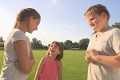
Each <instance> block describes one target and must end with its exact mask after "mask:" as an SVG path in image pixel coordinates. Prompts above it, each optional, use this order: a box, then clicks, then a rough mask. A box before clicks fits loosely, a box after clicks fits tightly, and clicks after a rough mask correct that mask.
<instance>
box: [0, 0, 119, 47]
mask: <svg viewBox="0 0 120 80" xmlns="http://www.w3.org/2000/svg"><path fill="white" fill-rule="evenodd" d="M95 4H103V5H105V6H106V7H107V9H108V11H109V13H110V15H111V17H110V20H109V25H110V26H111V25H112V24H114V23H116V22H120V9H119V8H120V1H119V0H1V1H0V36H2V37H3V39H4V40H5V39H6V38H7V36H8V34H9V32H10V31H11V30H12V29H13V25H14V22H15V16H16V14H17V13H18V11H19V10H20V9H22V8H28V7H31V8H34V9H36V10H37V11H38V12H39V13H40V15H41V22H40V24H39V26H38V30H37V31H34V32H33V33H32V34H29V33H26V35H27V36H28V37H29V39H30V41H31V40H32V39H33V38H37V39H38V40H41V41H42V44H44V45H48V44H50V43H51V42H52V41H59V42H65V41H66V40H71V41H72V42H79V40H81V39H83V38H89V37H90V36H91V34H92V33H93V30H92V29H91V28H90V26H89V24H88V22H87V21H86V20H85V18H84V16H83V15H84V13H85V11H86V10H87V9H88V8H89V7H90V6H92V5H95Z"/></svg>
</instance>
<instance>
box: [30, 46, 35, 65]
mask: <svg viewBox="0 0 120 80" xmlns="http://www.w3.org/2000/svg"><path fill="white" fill-rule="evenodd" d="M30 60H31V65H32V67H33V66H34V65H35V59H34V56H33V52H32V47H31V44H30Z"/></svg>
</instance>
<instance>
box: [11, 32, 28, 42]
mask: <svg viewBox="0 0 120 80" xmlns="http://www.w3.org/2000/svg"><path fill="white" fill-rule="evenodd" d="M18 40H26V37H25V34H24V33H23V32H21V31H17V32H15V33H14V34H13V36H12V43H13V42H15V41H18Z"/></svg>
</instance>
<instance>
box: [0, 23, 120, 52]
mask: <svg viewBox="0 0 120 80" xmlns="http://www.w3.org/2000/svg"><path fill="white" fill-rule="evenodd" d="M112 27H114V28H119V29H120V22H116V23H115V24H113V25H112ZM94 33H96V32H94ZM94 33H93V34H94ZM1 43H4V40H3V37H0V47H4V45H3V44H1ZM59 43H60V44H61V45H62V47H63V49H64V50H72V49H79V50H86V49H87V46H88V43H89V38H83V39H81V40H79V42H72V41H71V40H66V41H65V42H59ZM31 45H32V49H33V50H42V49H45V50H46V49H48V47H49V46H50V44H48V45H47V46H45V45H43V44H42V41H41V40H38V39H37V38H33V39H32V41H31Z"/></svg>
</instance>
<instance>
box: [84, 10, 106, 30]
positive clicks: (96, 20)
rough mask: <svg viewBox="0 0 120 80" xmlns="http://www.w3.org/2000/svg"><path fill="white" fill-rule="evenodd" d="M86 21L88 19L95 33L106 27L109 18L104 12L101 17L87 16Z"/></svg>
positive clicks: (95, 15)
mask: <svg viewBox="0 0 120 80" xmlns="http://www.w3.org/2000/svg"><path fill="white" fill-rule="evenodd" d="M86 19H87V21H88V23H89V25H90V27H91V28H92V29H93V30H94V31H102V30H103V28H104V25H105V24H106V22H107V16H106V14H105V13H104V12H103V13H102V14H101V15H97V14H91V15H89V16H87V17H86Z"/></svg>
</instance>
